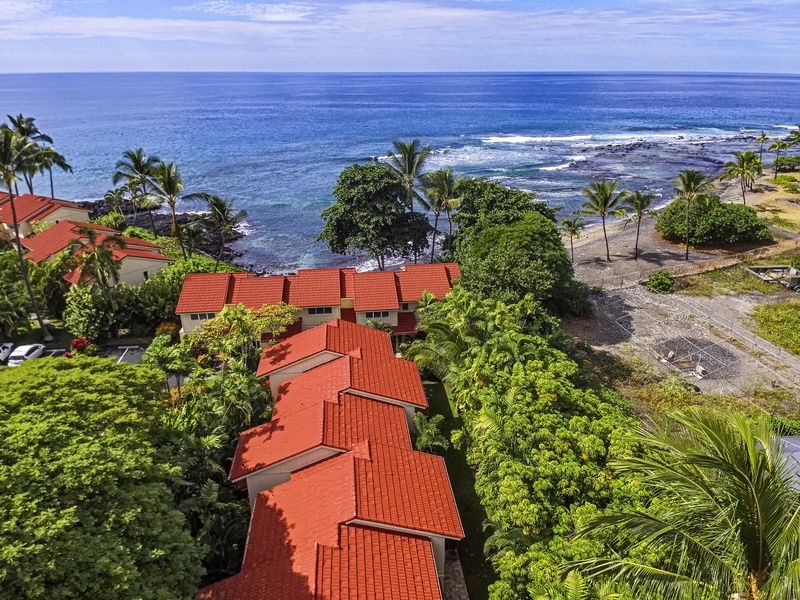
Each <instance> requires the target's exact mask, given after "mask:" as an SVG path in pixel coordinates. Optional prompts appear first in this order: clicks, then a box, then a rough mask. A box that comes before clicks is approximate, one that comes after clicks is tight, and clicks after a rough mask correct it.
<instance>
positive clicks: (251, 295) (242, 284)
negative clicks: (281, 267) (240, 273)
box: [225, 275, 285, 308]
mask: <svg viewBox="0 0 800 600" xmlns="http://www.w3.org/2000/svg"><path fill="white" fill-rule="evenodd" d="M284 281H285V278H283V277H255V276H252V275H251V276H248V277H235V278H234V279H233V285H231V286H230V287H229V288H228V297H227V298H226V301H225V303H226V304H234V305H238V304H244V305H245V306H246V307H247V308H261V307H262V306H264V305H265V304H270V305H271V304H280V303H281V302H283V288H284Z"/></svg>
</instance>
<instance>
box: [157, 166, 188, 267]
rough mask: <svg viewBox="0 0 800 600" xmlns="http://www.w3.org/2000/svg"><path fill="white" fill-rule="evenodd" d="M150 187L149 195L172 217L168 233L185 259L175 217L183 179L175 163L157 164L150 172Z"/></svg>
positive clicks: (184, 250)
mask: <svg viewBox="0 0 800 600" xmlns="http://www.w3.org/2000/svg"><path fill="white" fill-rule="evenodd" d="M150 186H151V187H152V188H153V191H152V192H151V193H150V194H149V195H150V196H152V197H153V198H154V199H157V200H160V201H161V202H162V203H163V204H166V205H167V206H169V210H170V214H171V215H172V222H171V225H170V233H171V235H172V237H174V238H176V239H177V240H178V242H179V243H180V245H181V253H182V254H183V258H186V248H184V245H183V239H182V238H181V236H180V230H179V228H178V219H177V217H176V215H175V208H176V207H177V205H178V200H180V199H181V194H183V179H181V175H180V172H179V171H178V167H177V166H176V165H175V163H165V162H159V163H158V164H157V165H156V166H155V167H154V168H153V170H152V172H151V175H150Z"/></svg>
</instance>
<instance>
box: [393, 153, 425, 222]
mask: <svg viewBox="0 0 800 600" xmlns="http://www.w3.org/2000/svg"><path fill="white" fill-rule="evenodd" d="M419 144H420V142H419V140H413V141H411V142H410V143H406V142H401V141H399V140H395V141H394V142H392V145H393V146H394V149H395V152H396V153H397V154H395V152H389V154H388V156H389V166H391V167H392V168H393V169H394V170H395V171H397V173H399V174H400V177H402V178H403V184H404V186H405V188H406V194H405V195H406V206H407V207H408V208H409V210H410V211H411V212H414V200H416V201H417V202H419V203H420V205H421V206H422V207H423V208H424V209H426V210H427V209H428V208H429V207H428V204H427V202H425V198H423V197H422V195H421V194H420V193H419V191H418V190H417V186H416V184H417V179H418V178H419V177H420V176H421V175H422V168H423V167H424V166H425V160H426V159H427V158H428V156H429V155H430V153H431V147H430V146H425V147H424V148H422V149H420V147H419Z"/></svg>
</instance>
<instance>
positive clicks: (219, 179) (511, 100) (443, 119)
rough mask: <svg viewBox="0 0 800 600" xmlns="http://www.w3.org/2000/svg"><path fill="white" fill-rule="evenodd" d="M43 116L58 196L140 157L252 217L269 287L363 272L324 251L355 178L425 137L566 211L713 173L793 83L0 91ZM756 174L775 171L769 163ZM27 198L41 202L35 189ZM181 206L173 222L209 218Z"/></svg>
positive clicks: (391, 77) (182, 83)
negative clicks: (328, 221) (323, 271)
mask: <svg viewBox="0 0 800 600" xmlns="http://www.w3.org/2000/svg"><path fill="white" fill-rule="evenodd" d="M19 113H22V114H24V115H25V116H31V117H35V118H36V123H37V125H38V126H39V127H40V129H41V130H42V131H43V132H45V133H47V134H49V135H50V136H51V137H53V139H54V142H55V146H56V148H57V149H58V150H59V151H60V152H61V153H62V154H64V155H65V156H66V158H67V160H68V161H69V163H70V164H71V165H72V166H73V168H74V174H73V175H65V174H61V173H56V174H55V190H56V196H57V197H60V198H65V199H76V200H85V199H97V198H100V197H102V195H103V194H104V192H105V191H106V190H108V189H110V188H111V187H112V184H111V175H112V173H113V170H114V164H115V162H116V161H117V160H118V159H119V158H120V155H121V154H122V152H123V151H124V150H126V149H129V148H134V147H139V146H141V147H142V148H144V149H145V150H146V151H147V152H148V153H151V154H155V155H157V156H159V157H160V158H162V159H163V160H168V161H174V162H176V163H177V164H178V165H179V167H180V169H181V173H182V175H183V178H184V183H185V188H186V192H187V193H191V192H199V191H206V192H212V193H215V194H218V195H220V196H222V197H223V198H226V199H229V200H233V201H235V203H236V206H237V207H239V208H243V209H245V210H247V211H248V219H247V225H246V228H245V231H246V233H247V235H246V236H245V237H244V238H243V239H242V240H240V241H239V242H237V249H238V250H240V251H241V252H242V253H243V254H244V256H243V259H242V261H243V262H244V263H247V264H252V265H253V266H255V267H257V268H259V269H261V270H265V271H271V272H286V271H291V270H294V269H297V268H308V267H317V266H333V265H343V264H356V265H357V264H361V263H362V261H360V260H358V259H356V258H352V257H347V258H343V257H339V256H334V255H331V254H330V253H329V252H328V251H327V248H326V247H325V245H324V244H321V243H318V242H316V241H315V240H316V236H317V235H318V233H319V231H320V229H321V227H322V221H321V219H320V217H319V214H320V212H321V211H322V210H323V209H324V208H325V207H326V206H328V205H329V204H330V203H331V202H332V201H333V197H332V192H331V190H332V188H333V186H334V184H335V183H336V178H337V176H338V174H339V173H340V172H341V171H342V170H343V169H344V168H345V167H346V166H348V165H350V164H352V163H356V162H360V163H363V162H367V161H370V160H375V159H376V158H378V159H380V158H381V157H385V155H386V153H387V151H389V150H390V149H391V144H392V140H396V139H400V140H404V141H410V140H411V139H414V138H417V139H419V140H420V141H421V142H422V143H423V144H429V145H430V146H431V148H432V149H433V152H434V153H433V155H432V156H431V158H430V160H429V161H428V163H427V168H428V169H431V170H432V169H437V168H443V167H451V168H452V169H453V170H454V171H455V172H456V173H462V174H464V175H468V176H474V177H475V176H485V177H489V178H490V179H494V180H497V181H500V182H501V183H503V184H504V185H508V186H511V187H515V188H520V189H524V190H528V191H533V192H536V193H537V195H538V197H539V198H540V199H543V200H546V201H547V202H549V203H551V204H553V205H555V206H559V207H563V208H562V212H563V214H564V215H566V214H568V213H569V212H571V211H572V210H574V209H575V208H577V207H578V206H580V204H581V203H582V197H581V194H580V190H581V188H583V187H585V186H586V185H587V184H588V183H590V182H591V181H595V180H599V179H601V178H615V179H618V180H619V182H620V187H624V188H628V189H631V190H635V189H646V190H649V191H652V192H655V193H656V194H659V195H660V197H661V199H662V203H666V202H667V201H668V200H669V198H670V197H671V193H672V192H671V190H672V186H671V184H670V180H671V179H672V178H673V177H675V175H676V174H677V173H678V172H679V171H681V170H683V169H686V168H695V169H702V170H704V171H706V172H708V173H710V174H713V173H716V172H718V171H719V170H720V168H721V167H722V166H723V165H724V163H725V162H726V161H727V160H729V159H730V158H731V157H732V153H733V152H734V151H737V150H743V149H755V150H758V148H757V144H755V142H754V138H755V136H757V135H758V134H759V132H761V131H762V130H763V131H766V132H767V135H769V136H770V137H772V138H775V137H783V136H785V135H786V134H787V133H788V130H789V129H790V128H792V127H793V126H796V125H798V124H799V123H800V77H798V76H787V75H732V74H621V73H591V74H589V73H582V74H581V73H496V74H492V73H471V74H461V73H452V74H430V73H429V74H277V73H276V74H273V73H131V74H123V73H115V74H49V75H1V76H0V114H2V115H5V114H12V115H16V114H19ZM765 153H766V154H767V156H765V162H769V160H771V154H769V153H767V152H766V149H765ZM35 191H36V192H38V193H42V194H47V193H49V184H48V183H47V182H46V180H44V179H41V180H39V181H38V182H37V183H36V188H35ZM201 208H202V207H201V206H199V205H196V204H192V203H189V202H187V203H185V204H184V205H182V206H181V207H180V209H181V210H189V211H190V210H201Z"/></svg>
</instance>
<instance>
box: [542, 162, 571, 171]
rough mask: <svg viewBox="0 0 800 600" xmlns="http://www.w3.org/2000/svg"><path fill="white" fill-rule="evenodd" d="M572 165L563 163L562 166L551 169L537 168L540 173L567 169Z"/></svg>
mask: <svg viewBox="0 0 800 600" xmlns="http://www.w3.org/2000/svg"><path fill="white" fill-rule="evenodd" d="M571 166H572V163H564V164H563V165H554V166H552V167H539V170H540V171H560V170H561V169H568V168H569V167H571Z"/></svg>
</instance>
